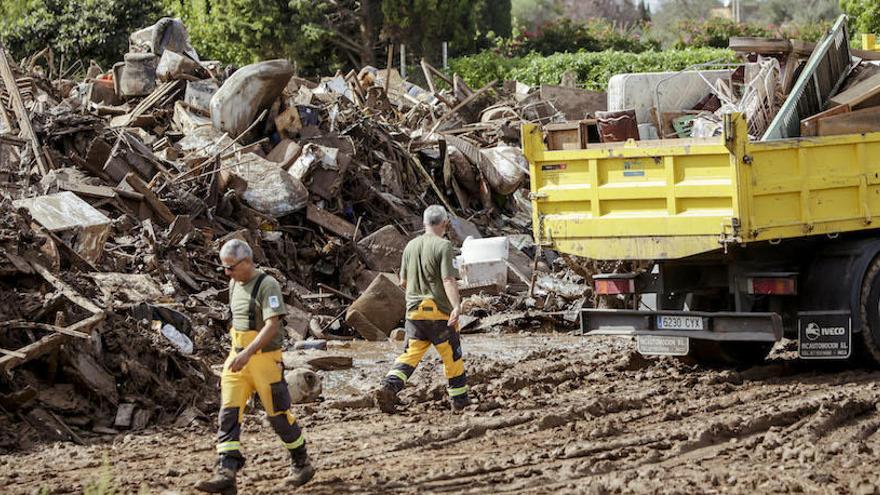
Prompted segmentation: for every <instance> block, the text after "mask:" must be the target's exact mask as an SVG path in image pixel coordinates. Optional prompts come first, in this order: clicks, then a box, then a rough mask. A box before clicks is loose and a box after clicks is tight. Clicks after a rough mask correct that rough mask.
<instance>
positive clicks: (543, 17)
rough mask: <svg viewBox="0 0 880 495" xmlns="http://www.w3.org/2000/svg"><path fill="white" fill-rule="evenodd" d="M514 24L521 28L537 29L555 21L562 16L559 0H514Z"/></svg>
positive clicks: (512, 7) (512, 12)
mask: <svg viewBox="0 0 880 495" xmlns="http://www.w3.org/2000/svg"><path fill="white" fill-rule="evenodd" d="M511 15H512V17H513V24H514V25H515V26H517V27H519V28H520V29H521V30H532V31H534V30H537V29H538V28H539V27H540V26H543V25H545V24H547V23H551V22H555V21H556V20H558V19H559V18H560V17H561V16H562V2H560V1H559V0H512V2H511Z"/></svg>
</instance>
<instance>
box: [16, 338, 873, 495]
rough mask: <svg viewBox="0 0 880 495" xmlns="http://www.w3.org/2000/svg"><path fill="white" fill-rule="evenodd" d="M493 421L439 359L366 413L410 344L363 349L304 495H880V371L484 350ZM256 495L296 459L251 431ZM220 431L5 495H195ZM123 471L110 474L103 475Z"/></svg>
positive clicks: (476, 374) (65, 467) (72, 458)
mask: <svg viewBox="0 0 880 495" xmlns="http://www.w3.org/2000/svg"><path fill="white" fill-rule="evenodd" d="M463 345H464V350H465V358H466V360H467V361H466V364H467V366H468V369H469V373H470V375H471V385H472V388H473V391H474V395H475V396H476V397H477V398H479V400H480V404H479V405H478V406H472V410H469V411H466V412H464V413H462V414H453V413H452V412H450V411H449V410H448V409H447V408H446V406H445V403H444V401H443V400H442V397H443V381H442V371H441V370H442V368H441V367H440V365H439V359H438V358H437V356H436V354H434V353H433V352H431V353H429V354H428V355H427V356H426V360H425V361H424V362H423V365H422V367H420V369H419V371H418V372H417V377H418V378H417V379H416V380H414V381H413V384H412V386H411V387H409V388H408V389H407V391H406V392H405V393H404V394H403V398H404V400H405V401H407V402H408V405H407V407H406V409H405V410H404V411H402V412H401V413H399V414H395V415H391V416H389V415H384V414H381V413H379V412H377V411H375V410H374V409H369V408H366V409H365V408H358V407H357V406H359V405H360V404H359V401H358V400H356V399H354V400H352V397H353V396H352V395H351V394H355V395H354V397H356V394H357V393H358V392H359V391H360V390H363V389H365V388H367V387H369V386H371V385H372V384H373V383H374V382H375V381H377V380H378V379H379V378H380V377H381V375H382V374H383V370H384V369H385V368H386V367H387V366H388V365H389V364H390V362H391V360H392V359H393V357H394V355H395V354H396V351H397V349H398V347H399V344H392V343H387V344H385V343H383V344H378V345H376V344H367V343H358V344H355V345H354V346H353V347H351V348H349V349H347V350H345V352H349V353H351V355H354V356H356V359H355V369H354V370H351V371H348V372H333V373H329V374H327V375H326V376H325V385H326V390H325V394H324V395H325V399H326V400H325V401H324V402H322V403H319V404H311V405H301V406H295V408H296V410H297V413H298V415H299V416H300V421H301V422H302V424H303V425H304V426H305V428H306V434H307V435H308V439H309V442H310V444H309V445H310V450H311V453H312V455H313V456H314V459H315V463H316V465H317V467H318V469H319V472H318V474H317V476H316V477H315V479H314V480H313V481H312V483H310V484H309V485H308V486H307V487H305V488H303V489H301V490H300V491H299V493H314V494H337V493H630V492H639V493H721V492H724V493H788V492H791V493H878V492H880V479H878V476H880V462H877V459H878V455H880V434H878V433H877V430H878V427H880V413H878V409H877V403H878V397H880V389H878V381H880V372H877V371H870V370H862V369H859V370H847V369H844V368H840V367H833V366H831V367H829V366H825V367H822V368H817V365H815V364H813V363H809V362H803V361H797V360H795V359H794V353H793V352H792V350H791V349H792V348H793V346H792V343H788V344H787V345H783V346H780V348H779V349H777V350H775V351H774V353H773V354H771V357H770V360H769V361H768V362H767V363H766V364H765V365H762V366H758V367H753V368H750V369H746V370H739V371H735V370H706V369H700V368H696V367H693V366H690V365H688V364H686V363H683V362H681V361H677V360H675V359H672V358H662V359H654V360H645V359H642V358H640V357H639V356H638V355H637V354H634V353H632V352H631V349H632V343H630V342H628V341H626V340H618V339H611V338H609V339H589V340H588V339H585V338H582V337H575V336H567V335H540V334H538V335H476V336H472V335H466V336H464V342H463ZM243 442H244V445H245V453H246V455H247V456H248V464H247V466H246V467H245V469H244V471H243V472H242V474H241V475H240V477H239V481H240V490H241V493H267V494H268V493H287V490H281V489H279V488H280V487H279V484H280V483H281V481H282V479H283V477H284V475H285V470H286V464H287V458H286V456H285V455H284V453H283V452H282V450H281V447H280V445H279V444H278V441H277V440H276V439H275V438H274V436H273V434H272V432H271V429H270V428H269V427H268V424H265V423H263V421H262V420H261V418H260V416H259V414H254V415H251V416H249V417H248V424H247V425H246V427H245V431H244V435H243ZM213 456H214V454H213V425H212V424H211V423H210V418H206V419H205V421H203V422H196V423H194V424H192V425H190V426H188V427H185V428H177V429H174V428H169V429H165V430H162V431H156V430H153V431H148V432H145V433H140V434H129V435H123V436H116V437H112V438H107V439H105V440H104V441H103V442H100V443H96V444H93V445H89V446H77V445H73V444H54V445H44V446H42V447H40V448H38V449H35V450H34V451H32V452H22V453H17V454H13V455H9V456H5V457H2V458H0V487H3V488H2V491H3V492H4V493H35V492H38V491H39V490H41V489H46V491H47V492H48V493H81V492H82V491H83V489H84V487H86V486H87V485H89V484H94V483H96V482H97V481H98V480H100V479H101V478H102V477H103V478H104V480H105V481H107V480H109V483H110V484H111V485H112V486H114V487H115V488H116V489H117V492H116V493H133V492H135V493H136V492H139V491H141V492H143V493H194V492H193V491H192V489H191V488H189V487H190V486H191V485H192V484H193V483H194V482H195V481H196V480H197V479H199V478H200V477H203V476H205V475H207V474H208V473H209V466H210V464H211V462H212V460H213ZM105 458H106V461H104V460H103V459H105Z"/></svg>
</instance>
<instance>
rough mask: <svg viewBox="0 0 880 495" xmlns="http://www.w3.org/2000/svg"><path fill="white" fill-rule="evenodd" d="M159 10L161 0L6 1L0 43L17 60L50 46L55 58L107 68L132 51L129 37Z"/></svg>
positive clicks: (1, 8)
mask: <svg viewBox="0 0 880 495" xmlns="http://www.w3.org/2000/svg"><path fill="white" fill-rule="evenodd" d="M161 12H162V8H161V4H160V0H26V1H11V0H3V1H2V3H0V13H2V14H3V16H4V19H5V20H4V22H3V23H2V25H0V40H2V42H3V44H4V45H5V46H6V47H7V48H8V49H9V50H10V51H11V52H12V55H13V56H14V57H16V58H22V57H25V56H29V55H31V54H33V53H36V52H38V51H40V50H42V49H43V48H46V47H47V46H49V47H51V48H52V49H53V50H54V51H55V54H56V57H59V56H61V55H63V56H65V57H67V59H68V60H71V59H85V60H88V59H95V60H97V61H98V63H100V64H102V65H104V66H105V67H106V66H109V65H111V64H112V63H113V62H115V61H117V60H119V59H120V58H121V54H122V53H125V52H126V51H127V50H128V35H129V34H130V33H131V32H132V31H134V30H136V29H138V28H141V27H143V26H146V25H150V24H152V23H154V22H155V21H156V19H158V17H159V16H160V15H161Z"/></svg>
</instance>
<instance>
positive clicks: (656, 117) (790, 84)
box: [544, 16, 880, 150]
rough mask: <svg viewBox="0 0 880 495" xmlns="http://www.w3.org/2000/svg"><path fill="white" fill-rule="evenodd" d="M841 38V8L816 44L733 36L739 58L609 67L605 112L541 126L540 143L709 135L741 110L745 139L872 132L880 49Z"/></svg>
mask: <svg viewBox="0 0 880 495" xmlns="http://www.w3.org/2000/svg"><path fill="white" fill-rule="evenodd" d="M848 39H849V38H848V36H847V31H846V18H845V16H841V17H840V18H839V19H838V20H837V22H836V23H835V25H834V26H833V28H832V29H831V30H830V31H829V33H827V34H826V36H825V37H824V38H823V39H822V40H821V41H820V42H819V43H805V42H803V41H800V40H783V39H766V38H745V37H734V38H731V39H730V48H731V49H732V50H734V51H735V52H736V53H737V54H738V55H740V58H741V61H740V62H739V63H708V64H698V65H695V66H692V67H689V68H687V69H686V70H683V71H675V72H655V73H637V74H618V75H615V76H613V77H612V78H611V79H610V81H609V84H608V111H607V112H596V114H595V115H594V116H593V118H588V119H581V120H578V121H575V122H565V123H559V124H552V125H549V126H545V127H544V130H545V133H546V135H547V138H546V140H547V146H548V149H551V150H558V149H583V148H588V147H589V145H590V143H609V142H620V141H626V140H628V139H633V140H636V141H638V140H653V139H680V138H710V137H716V136H720V135H721V133H722V127H723V124H722V121H723V116H724V115H725V114H730V113H742V114H744V115H745V116H746V121H747V123H748V129H749V135H750V137H751V138H752V139H753V140H758V139H760V140H771V139H782V138H793V137H810V136H830V135H836V134H851V133H861V132H871V131H876V130H878V129H880V120H878V115H880V113H878V109H880V106H878V104H880V98H878V96H877V95H878V94H880V79H878V77H877V76H878V72H880V68H878V61H880V52H878V51H871V50H855V49H852V48H850V45H849V41H848ZM570 120H574V119H570Z"/></svg>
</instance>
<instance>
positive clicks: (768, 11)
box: [758, 0, 840, 26]
mask: <svg viewBox="0 0 880 495" xmlns="http://www.w3.org/2000/svg"><path fill="white" fill-rule="evenodd" d="M839 15H840V6H839V5H838V0H801V1H799V2H792V1H790V0H764V1H763V2H761V4H760V5H759V7H758V18H759V19H760V20H761V21H763V22H766V23H769V24H775V25H777V26H779V25H782V24H786V23H794V24H810V23H814V22H818V21H830V20H834V18H836V17H837V16H839Z"/></svg>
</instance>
